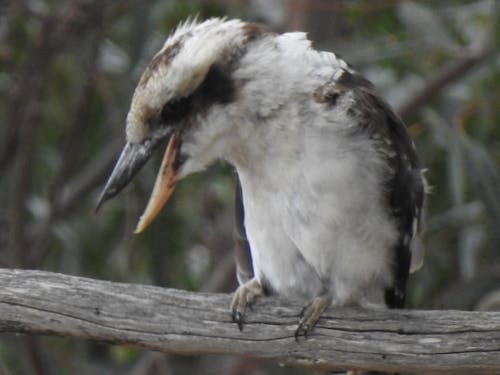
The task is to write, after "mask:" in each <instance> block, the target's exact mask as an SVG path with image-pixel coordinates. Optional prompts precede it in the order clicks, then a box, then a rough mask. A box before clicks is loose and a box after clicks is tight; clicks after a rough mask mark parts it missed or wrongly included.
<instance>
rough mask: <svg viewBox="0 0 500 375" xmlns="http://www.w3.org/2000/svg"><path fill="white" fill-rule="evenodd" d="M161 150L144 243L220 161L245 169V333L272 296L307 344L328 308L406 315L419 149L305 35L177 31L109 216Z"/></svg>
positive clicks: (129, 145) (383, 107) (232, 27)
mask: <svg viewBox="0 0 500 375" xmlns="http://www.w3.org/2000/svg"><path fill="white" fill-rule="evenodd" d="M160 149H165V151H164V157H163V161H162V164H161V167H160V170H159V172H158V175H157V178H156V182H155V185H154V188H153V192H152V194H151V198H150V200H149V203H148V205H147V207H146V210H145V212H144V214H143V215H142V217H141V218H140V221H139V223H138V226H137V229H136V232H141V231H142V230H143V229H144V228H145V227H146V226H147V225H148V224H149V223H150V222H151V221H152V220H153V218H154V217H155V216H156V214H157V213H158V212H159V210H160V209H161V208H162V206H163V205H164V204H165V202H166V201H167V200H168V198H169V197H170V195H171V193H172V192H173V190H174V187H175V184H176V181H177V180H179V179H181V178H183V177H186V176H187V175H189V174H191V173H193V172H197V171H200V170H202V169H204V168H205V167H206V166H208V165H209V164H211V163H213V162H214V161H216V160H217V159H223V160H226V161H227V162H229V163H230V164H231V165H233V166H234V168H235V169H236V172H237V175H238V180H239V183H238V196H237V207H236V208H237V211H238V213H239V215H238V218H239V222H238V223H237V227H238V228H239V232H240V238H239V243H240V244H246V243H248V246H244V247H243V248H245V249H249V252H250V254H246V255H245V254H240V255H242V256H240V257H239V258H237V263H238V272H237V273H238V280H239V282H240V286H239V287H238V289H237V290H236V292H235V294H234V298H233V301H232V304H231V309H232V314H233V319H234V320H235V322H237V323H238V325H239V326H240V329H241V325H242V323H243V320H244V313H245V309H246V308H247V306H248V305H249V304H251V303H252V302H253V301H254V299H255V298H256V297H258V296H259V295H262V294H277V295H280V296H284V297H286V298H293V299H300V300H302V301H303V303H304V304H305V308H304V310H303V313H302V316H301V318H300V321H299V325H298V329H297V331H296V336H297V335H302V334H304V335H306V334H307V331H308V330H309V329H311V328H312V327H313V326H314V325H315V323H316V322H317V320H318V319H319V317H320V316H321V314H322V313H323V311H324V310H325V309H326V308H327V307H328V306H330V305H333V306H341V305H357V306H362V307H380V306H382V307H384V306H388V307H402V306H403V302H404V298H405V285H406V281H407V278H408V273H409V271H410V269H414V268H416V267H417V266H418V263H420V260H421V256H420V254H419V252H418V250H419V248H420V247H419V246H418V245H417V242H418V239H417V232H418V230H419V222H420V216H421V213H422V205H423V197H424V182H423V181H424V180H423V177H422V173H421V170H420V169H419V166H418V161H417V155H416V152H415V148H414V145H413V143H412V141H411V140H410V138H409V136H408V133H407V131H406V128H405V126H404V124H403V123H402V121H401V120H400V119H399V117H398V116H397V115H396V114H395V113H394V112H393V111H392V109H391V108H390V106H389V105H388V104H387V103H386V102H385V101H384V100H383V99H382V98H381V97H380V96H379V95H378V93H377V92H376V90H375V88H374V86H373V85H372V84H371V83H370V82H369V81H368V80H367V79H365V78H364V77H363V76H361V75H360V74H359V73H358V72H356V71H355V70H354V69H353V68H351V67H350V66H349V65H348V64H346V63H345V62H344V61H343V60H341V59H340V58H338V57H337V56H336V55H335V54H333V53H330V52H321V51H317V50H315V49H313V48H312V47H311V42H310V41H309V40H308V39H307V37H306V35H305V34H304V33H302V32H290V33H284V34H276V33H273V32H271V31H269V30H268V29H266V28H265V27H263V26H260V25H256V24H253V23H246V22H243V21H240V20H225V19H217V18H216V19H210V20H207V21H204V22H197V21H188V22H186V23H184V24H182V25H180V26H179V27H178V28H177V30H176V31H175V32H174V33H173V34H172V35H171V36H170V37H169V38H168V39H167V40H166V42H165V44H164V45H163V47H162V48H161V50H160V51H159V52H158V53H157V54H156V55H155V56H154V57H153V59H152V61H151V62H150V63H149V65H148V66H147V68H146V70H145V71H144V73H143V74H142V77H141V79H140V81H139V83H138V85H137V87H136V89H135V92H134V95H133V98H132V103H131V107H130V111H129V112H128V116H127V120H126V145H125V147H124V149H123V151H122V153H121V156H120V158H119V160H118V161H117V163H116V166H115V167H114V170H113V172H112V174H111V176H110V177H109V180H108V182H107V184H106V186H105V188H104V191H103V193H102V195H101V197H100V200H99V203H98V205H100V204H101V203H102V202H104V201H105V200H107V199H109V198H111V197H113V196H115V195H116V194H117V193H118V192H120V190H122V189H123V187H124V186H125V185H126V184H127V183H128V182H129V181H130V180H131V179H132V178H133V177H134V176H135V175H136V173H137V172H138V171H139V170H140V169H141V167H142V166H143V165H144V164H145V163H146V162H147V161H148V159H149V158H150V156H151V155H152V153H153V152H154V151H156V150H160ZM247 241H248V242H247ZM240 250H241V248H240ZM238 259H240V260H238ZM247 259H250V262H247Z"/></svg>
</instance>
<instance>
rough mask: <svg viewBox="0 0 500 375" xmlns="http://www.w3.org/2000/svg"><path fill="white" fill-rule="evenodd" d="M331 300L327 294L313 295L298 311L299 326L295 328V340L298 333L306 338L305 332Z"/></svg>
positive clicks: (306, 332) (314, 323)
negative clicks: (299, 311)
mask: <svg viewBox="0 0 500 375" xmlns="http://www.w3.org/2000/svg"><path fill="white" fill-rule="evenodd" d="M331 302H332V297H331V296H330V295H329V294H322V295H319V296H317V297H314V299H313V300H312V301H311V302H309V303H308V304H307V305H305V306H304V308H303V309H302V312H301V313H300V321H299V326H298V327H297V329H296V330H295V340H296V341H298V340H299V336H300V335H304V337H305V338H307V334H308V333H309V331H310V330H311V329H312V328H313V327H314V326H315V325H316V323H317V322H318V320H319V318H320V317H321V314H323V312H324V311H325V310H326V308H327V307H328V306H330V303H331Z"/></svg>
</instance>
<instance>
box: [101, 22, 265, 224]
mask: <svg viewBox="0 0 500 375" xmlns="http://www.w3.org/2000/svg"><path fill="white" fill-rule="evenodd" d="M262 32H263V29H262V28H260V27H258V26H256V25H251V24H246V23H244V22H242V21H239V20H231V21H226V20H221V19H211V20H208V21H205V22H203V23H197V22H189V21H188V22H186V23H184V24H183V25H181V26H179V27H178V28H177V30H176V31H175V32H174V33H173V34H172V35H171V36H170V37H169V38H168V39H167V41H166V42H165V44H164V46H163V48H162V49H161V50H160V51H159V52H158V53H157V54H156V55H155V56H154V58H153V59H152V60H151V62H150V63H149V65H148V66H147V68H146V70H145V71H144V73H143V74H142V77H141V79H140V81H139V83H138V85H137V87H136V89H135V92H134V95H133V98H132V103H131V106H130V110H129V112H128V115H127V121H126V145H125V147H124V148H123V150H122V153H121V155H120V157H119V159H118V161H117V163H116V165H115V167H114V169H113V172H112V173H111V176H110V177H109V179H108V181H107V183H106V186H105V188H104V190H103V192H102V194H101V196H100V198H99V202H98V205H97V207H99V206H100V205H101V204H102V203H103V202H105V201H106V200H108V199H110V198H112V197H114V196H115V195H116V194H118V193H119V192H120V191H121V190H122V189H123V188H124V187H125V186H126V185H127V184H128V183H129V182H130V181H131V180H132V178H133V177H134V176H135V175H136V174H137V172H138V171H139V170H140V169H141V168H142V166H143V165H144V164H145V163H146V162H147V161H148V160H149V159H150V157H151V155H152V153H153V152H154V151H155V150H157V149H162V148H164V147H165V148H166V149H165V151H164V157H163V161H162V164H161V167H160V170H159V171H158V174H157V178H156V182H155V186H154V188H153V192H152V194H151V197H150V200H149V203H148V206H147V208H146V210H145V212H144V214H143V215H142V217H141V219H140V221H139V224H138V226H137V228H136V232H141V231H142V230H143V229H144V228H145V227H146V226H147V225H148V224H149V223H150V222H151V221H152V220H153V219H154V217H155V216H156V215H157V213H158V212H159V211H160V209H161V208H162V206H163V205H164V204H165V203H166V201H167V200H168V198H169V197H170V195H171V193H172V192H173V190H174V187H175V184H176V181H177V180H178V179H179V178H181V177H183V176H185V175H187V174H189V173H191V172H193V171H196V170H199V169H202V168H203V167H204V166H206V165H208V164H209V163H210V162H212V161H213V160H214V159H216V158H217V157H220V156H221V155H218V153H217V152H216V150H214V149H216V148H217V147H216V146H214V144H216V143H217V142H220V139H219V138H220V137H219V135H220V134H221V132H223V131H225V130H227V129H226V128H227V127H228V126H229V125H230V124H227V122H228V121H230V120H228V117H227V116H223V115H221V112H224V108H225V107H226V106H227V105H228V104H229V103H231V102H233V101H235V100H236V96H237V95H238V92H237V90H236V88H235V83H234V79H233V77H232V76H231V73H232V72H233V71H234V69H235V67H234V65H235V64H236V63H237V62H238V60H239V58H240V57H241V55H242V54H243V53H244V51H245V49H246V47H247V44H248V43H250V42H251V41H252V40H253V39H256V38H257V36H258V34H259V33H262ZM208 128H210V129H208ZM161 146H163V147H161Z"/></svg>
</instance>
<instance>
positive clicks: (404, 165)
mask: <svg viewBox="0 0 500 375" xmlns="http://www.w3.org/2000/svg"><path fill="white" fill-rule="evenodd" d="M360 77H361V76H359V75H357V74H356V73H344V74H343V75H342V77H341V79H340V80H339V82H338V83H337V84H340V85H341V87H343V88H345V89H347V90H351V92H352V95H353V97H354V101H353V103H355V104H353V105H352V107H351V108H350V109H349V110H348V114H349V115H350V116H352V117H353V118H354V119H355V120H356V121H357V122H358V124H359V125H358V126H357V128H358V129H357V131H361V132H362V133H364V136H368V137H370V138H371V139H372V140H373V141H374V144H375V145H376V149H377V152H378V153H379V154H380V155H381V157H382V158H383V159H384V160H386V162H387V165H388V167H389V168H390V170H391V173H390V174H389V175H390V178H389V179H388V180H387V181H385V185H386V186H385V188H386V192H387V193H386V194H387V196H386V197H387V203H388V205H389V210H390V212H391V215H392V216H393V218H394V219H395V221H396V223H397V229H398V232H399V238H398V243H397V245H396V247H395V249H394V255H393V256H394V258H393V274H394V285H393V287H392V288H389V289H388V290H386V303H387V305H388V306H389V307H403V303H404V297H405V289H406V281H407V279H408V273H409V270H410V264H411V263H412V256H413V257H414V259H413V262H415V261H418V262H420V261H421V258H422V256H421V255H417V254H415V253H416V251H417V250H416V248H417V247H418V246H417V241H418V239H417V238H416V236H417V233H418V231H419V226H420V219H421V214H422V206H423V200H424V180H423V177H422V172H421V170H420V168H419V165H418V159H417V154H416V151H415V147H414V145H413V142H412V140H411V139H410V137H409V134H408V132H407V130H406V126H405V125H404V123H403V121H402V120H401V119H400V118H399V117H398V116H397V115H396V114H395V113H394V111H393V110H392V109H391V107H390V106H389V104H387V103H386V102H385V101H384V100H383V99H382V98H381V97H380V96H379V95H378V94H377V93H376V92H375V89H374V87H373V85H372V84H371V83H369V82H368V81H366V80H364V79H363V78H360ZM417 258H418V259H417ZM412 268H413V267H412Z"/></svg>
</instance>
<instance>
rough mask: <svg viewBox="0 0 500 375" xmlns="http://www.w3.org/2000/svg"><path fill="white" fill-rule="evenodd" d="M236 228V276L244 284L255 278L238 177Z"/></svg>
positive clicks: (235, 205) (235, 203)
mask: <svg viewBox="0 0 500 375" xmlns="http://www.w3.org/2000/svg"><path fill="white" fill-rule="evenodd" d="M234 207H235V228H234V257H235V261H236V276H237V278H238V282H239V284H240V285H241V284H243V283H245V282H247V281H248V280H250V279H251V278H252V277H253V275H254V274H253V267H252V254H251V253H250V244H249V243H248V239H247V233H246V230H245V211H244V210H245V209H244V207H243V196H242V192H241V184H240V180H239V178H238V177H236V194H235V201H234Z"/></svg>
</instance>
